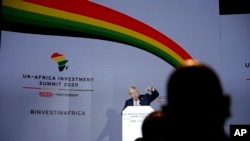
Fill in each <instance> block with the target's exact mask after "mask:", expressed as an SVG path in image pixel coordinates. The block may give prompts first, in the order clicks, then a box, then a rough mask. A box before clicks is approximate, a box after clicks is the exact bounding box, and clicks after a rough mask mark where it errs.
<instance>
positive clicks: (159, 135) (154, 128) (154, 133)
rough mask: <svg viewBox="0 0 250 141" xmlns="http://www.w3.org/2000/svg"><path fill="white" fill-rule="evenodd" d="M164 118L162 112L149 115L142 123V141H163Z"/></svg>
mask: <svg viewBox="0 0 250 141" xmlns="http://www.w3.org/2000/svg"><path fill="white" fill-rule="evenodd" d="M165 122H166V116H165V113H163V112H162V111H154V112H152V113H150V114H149V115H148V116H147V117H146V118H145V119H144V121H143V123H142V140H143V141H165V138H166V137H165V136H166V134H167V133H166V130H165V127H166V126H165Z"/></svg>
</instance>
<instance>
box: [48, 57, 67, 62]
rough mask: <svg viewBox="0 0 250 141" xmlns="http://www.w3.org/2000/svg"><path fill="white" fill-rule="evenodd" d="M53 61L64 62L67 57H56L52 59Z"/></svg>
mask: <svg viewBox="0 0 250 141" xmlns="http://www.w3.org/2000/svg"><path fill="white" fill-rule="evenodd" d="M51 59H52V60H53V61H56V62H58V61H63V60H65V57H64V56H58V57H54V58H51Z"/></svg>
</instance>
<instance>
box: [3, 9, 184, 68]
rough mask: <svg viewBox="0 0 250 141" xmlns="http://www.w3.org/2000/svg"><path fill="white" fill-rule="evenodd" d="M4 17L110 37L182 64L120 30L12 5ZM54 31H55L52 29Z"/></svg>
mask: <svg viewBox="0 0 250 141" xmlns="http://www.w3.org/2000/svg"><path fill="white" fill-rule="evenodd" d="M2 19H3V20H4V21H12V22H16V23H24V24H29V25H38V26H44V27H50V28H56V29H64V30H71V31H76V32H82V33H87V34H92V35H98V36H101V37H105V38H107V37H108V39H110V40H111V41H117V42H120V43H126V44H128V45H132V46H134V47H137V48H141V49H143V50H146V51H149V52H151V53H153V54H154V55H156V56H158V57H160V58H161V59H163V60H164V61H166V62H168V63H169V64H170V65H172V66H173V67H176V66H178V65H179V64H180V62H178V61H177V60H176V59H175V58H173V56H171V55H170V54H168V53H166V52H163V51H162V50H160V49H159V48H157V47H155V46H154V45H152V44H150V43H147V42H145V41H143V40H139V39H137V38H134V37H132V36H130V35H126V34H123V33H120V32H116V31H113V30H110V29H106V28H101V27H98V26H93V25H89V24H84V23H79V22H75V21H71V20H66V19H60V18H57V17H51V16H46V15H42V14H36V13H31V12H27V11H23V10H18V9H15V8H10V7H5V6H4V7H3V10H2ZM52 32H53V31H52Z"/></svg>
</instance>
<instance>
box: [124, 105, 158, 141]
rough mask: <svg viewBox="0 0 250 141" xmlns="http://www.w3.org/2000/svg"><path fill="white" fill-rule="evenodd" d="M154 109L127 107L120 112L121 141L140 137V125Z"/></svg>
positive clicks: (131, 140) (130, 140)
mask: <svg viewBox="0 0 250 141" xmlns="http://www.w3.org/2000/svg"><path fill="white" fill-rule="evenodd" d="M153 111H154V109H153V108H152V107H151V106H128V107H127V108H126V109H124V110H123V112H122V141H134V140H135V139H136V138H138V137H142V132H141V131H142V123H143V121H144V119H145V118H146V116H148V115H149V114H150V113H151V112H153Z"/></svg>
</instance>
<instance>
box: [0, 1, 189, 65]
mask: <svg viewBox="0 0 250 141" xmlns="http://www.w3.org/2000/svg"><path fill="white" fill-rule="evenodd" d="M2 21H3V23H4V24H3V29H4V30H12V31H22V32H33V33H38V34H53V33H55V34H59V35H67V36H81V37H85V38H95V39H101V40H108V41H112V42H118V43H123V44H127V45H130V46H132V47H137V48H140V49H143V50H145V51H148V52H150V53H152V54H154V55H156V56H158V57H160V58H162V59H163V60H164V61H166V62H168V63H169V64H170V65H172V66H173V67H177V66H178V65H180V64H181V63H182V62H183V61H184V60H186V59H191V58H192V57H191V55H189V54H188V53H187V52H186V51H185V50H184V49H183V48H182V47H180V46H179V45H178V44H177V43H176V42H174V41H173V40H171V39H170V38H169V37H167V36H166V35H164V34H163V33H161V32H159V31H157V30H156V29H154V28H153V27H151V26H149V25H147V24H146V23H143V22H141V21H139V20H137V19H135V18H133V17H131V16H129V15H126V14H124V13H121V12H119V11H116V10H113V9H111V8H109V7H105V6H103V5H100V4H97V3H94V2H91V1H88V0H74V1H70V2H69V1H68V0H3V1H2ZM18 27H20V28H18ZM23 27H27V30H25V29H23ZM17 29H18V30H17ZM43 29H46V30H43ZM46 31H48V32H46Z"/></svg>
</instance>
